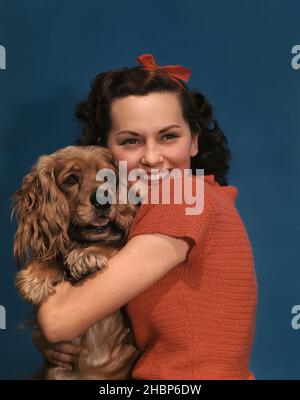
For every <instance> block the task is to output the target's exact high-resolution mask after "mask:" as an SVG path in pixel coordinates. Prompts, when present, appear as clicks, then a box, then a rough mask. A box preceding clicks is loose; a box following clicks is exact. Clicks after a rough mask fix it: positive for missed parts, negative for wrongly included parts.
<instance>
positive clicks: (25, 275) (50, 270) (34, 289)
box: [16, 261, 63, 305]
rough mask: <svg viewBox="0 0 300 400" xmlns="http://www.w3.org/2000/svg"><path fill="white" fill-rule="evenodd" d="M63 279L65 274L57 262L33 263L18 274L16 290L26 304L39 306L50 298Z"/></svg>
mask: <svg viewBox="0 0 300 400" xmlns="http://www.w3.org/2000/svg"><path fill="white" fill-rule="evenodd" d="M62 279H63V273H62V271H61V269H60V267H59V265H58V264H56V263H55V262H51V263H50V262H48V263H47V264H46V263H45V264H44V263H41V262H37V261H32V262H31V263H30V264H28V265H27V266H26V267H25V268H23V269H22V270H21V271H18V272H17V274H16V288H17V290H18V292H19V294H20V295H21V297H22V298H23V299H24V300H25V301H26V302H28V303H31V304H34V305H37V304H39V303H40V302H42V301H44V300H46V299H47V298H48V296H49V295H50V294H51V293H52V292H53V290H54V286H55V285H56V284H57V283H58V282H60V281H62Z"/></svg>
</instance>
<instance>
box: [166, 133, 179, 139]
mask: <svg viewBox="0 0 300 400" xmlns="http://www.w3.org/2000/svg"><path fill="white" fill-rule="evenodd" d="M176 137H177V136H176V135H174V133H167V134H166V135H164V136H163V139H165V138H167V139H174V138H176Z"/></svg>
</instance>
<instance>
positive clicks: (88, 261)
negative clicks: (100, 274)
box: [65, 246, 118, 280]
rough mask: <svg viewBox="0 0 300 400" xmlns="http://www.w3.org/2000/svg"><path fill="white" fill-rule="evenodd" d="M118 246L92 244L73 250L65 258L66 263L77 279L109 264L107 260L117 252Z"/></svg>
mask: <svg viewBox="0 0 300 400" xmlns="http://www.w3.org/2000/svg"><path fill="white" fill-rule="evenodd" d="M117 251H118V249H117V248H113V247H111V248H109V247H105V246H90V247H86V248H78V249H74V250H71V251H70V252H69V253H68V255H67V256H66V258H65V264H66V267H67V268H68V270H69V271H70V274H71V275H72V277H73V278H74V279H75V280H79V279H81V278H84V277H85V276H87V275H89V274H91V273H93V272H96V271H101V270H103V269H104V268H105V266H106V265H107V261H108V260H109V258H111V257H112V256H113V255H114V254H115V253H117Z"/></svg>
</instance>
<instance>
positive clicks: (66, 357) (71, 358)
mask: <svg viewBox="0 0 300 400" xmlns="http://www.w3.org/2000/svg"><path fill="white" fill-rule="evenodd" d="M47 358H48V360H49V359H51V360H56V361H60V362H63V363H67V364H73V363H74V362H75V361H76V359H77V356H76V355H73V354H66V353H61V352H59V351H55V350H49V351H48V354H47Z"/></svg>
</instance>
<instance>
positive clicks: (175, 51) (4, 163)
mask: <svg viewBox="0 0 300 400" xmlns="http://www.w3.org/2000/svg"><path fill="white" fill-rule="evenodd" d="M299 15H300V3H299V1H296V0H295V1H293V0H289V1H283V0H251V1H250V0H210V1H206V0H151V1H150V0H149V1H145V0H139V1H138V0H112V1H111V2H109V3H108V2H106V1H104V0H103V1H99V0H84V1H83V0H81V1H74V0H53V1H51V2H49V1H48V0H27V1H25V0H18V1H16V0H6V1H4V0H0V44H1V45H3V46H5V48H6V56H7V69H6V70H0V143H1V148H0V163H1V164H0V165H1V208H0V212H1V215H0V221H1V222H0V223H1V265H0V304H1V305H3V306H5V308H6V313H7V320H6V324H7V325H6V330H0V378H1V379H14V378H23V377H26V376H27V375H28V374H30V373H32V372H35V370H37V369H38V367H39V366H40V364H41V362H42V359H41V356H40V355H39V353H38V352H37V351H36V350H35V348H34V346H33V344H32V341H31V335H30V333H29V332H28V331H24V330H19V329H17V326H18V325H19V324H20V323H21V322H22V321H23V320H24V318H25V316H26V314H27V313H28V311H29V309H30V307H29V306H28V305H25V304H24V303H23V302H22V301H21V300H20V299H19V298H18V297H17V294H16V290H15V288H14V274H15V265H14V262H13V259H12V238H13V234H14V232H15V224H14V223H12V222H11V220H10V198H11V195H12V193H13V192H14V191H15V190H16V188H17V187H18V186H19V185H20V183H21V179H22V177H23V176H24V175H25V174H26V173H27V172H28V170H29V168H30V167H31V166H32V165H33V164H34V163H35V162H36V160H37V158H38V156H39V155H41V154H45V153H51V152H53V151H54V150H56V149H58V148H60V147H64V146H66V145H69V144H72V143H73V142H74V139H75V137H77V136H78V134H79V132H80V128H81V127H80V125H79V124H78V123H77V122H76V119H75V117H74V109H75V105H76V104H77V102H78V101H80V100H82V99H84V98H85V97H86V95H87V93H88V91H89V84H90V81H91V80H92V79H93V78H94V76H95V75H96V74H97V73H98V72H101V71H104V70H108V69H111V68H119V67H123V66H135V65H137V62H136V61H135V58H136V57H137V56H139V55H141V54H144V53H152V54H153V55H154V56H155V59H156V61H157V63H158V64H161V65H166V64H181V65H183V66H188V67H190V68H191V69H192V76H191V79H190V81H189V83H188V86H189V87H190V88H198V89H200V90H202V91H203V92H204V94H205V95H206V96H208V98H209V100H210V101H211V103H212V104H213V106H214V110H215V115H216V117H217V119H218V120H219V122H220V124H221V127H222V128H223V130H224V131H225V134H226V136H227V138H228V140H229V144H230V148H231V151H232V153H233V161H232V168H231V172H230V174H229V181H230V184H232V185H235V186H237V187H238V189H239V197H238V201H237V208H238V209H239V211H240V214H241V216H242V218H243V220H244V223H245V226H246V228H247V231H248V234H249V237H250V240H251V243H252V245H253V251H254V257H255V264H256V272H257V279H258V285H259V304H258V308H257V324H256V334H255V342H254V347H253V353H252V359H251V368H252V370H253V372H254V374H255V375H256V378H257V379H299V378H300V367H299V364H300V346H299V342H300V331H299V330H295V329H293V328H292V326H291V320H292V317H293V315H292V314H291V309H292V307H293V305H295V304H300V290H299V282H300V269H299V256H300V251H299V226H300V225H299V222H300V221H299V209H298V206H299V204H300V201H299V200H300V181H299V177H300V161H299V160H300V157H299V155H300V152H299V151H300V143H299V141H300V140H299V128H300V113H299V105H300V85H299V83H300V70H294V69H293V68H292V67H291V59H292V57H293V55H292V54H291V49H292V47H293V46H294V45H297V44H300V28H299V27H300V23H299V22H300V21H299Z"/></svg>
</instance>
